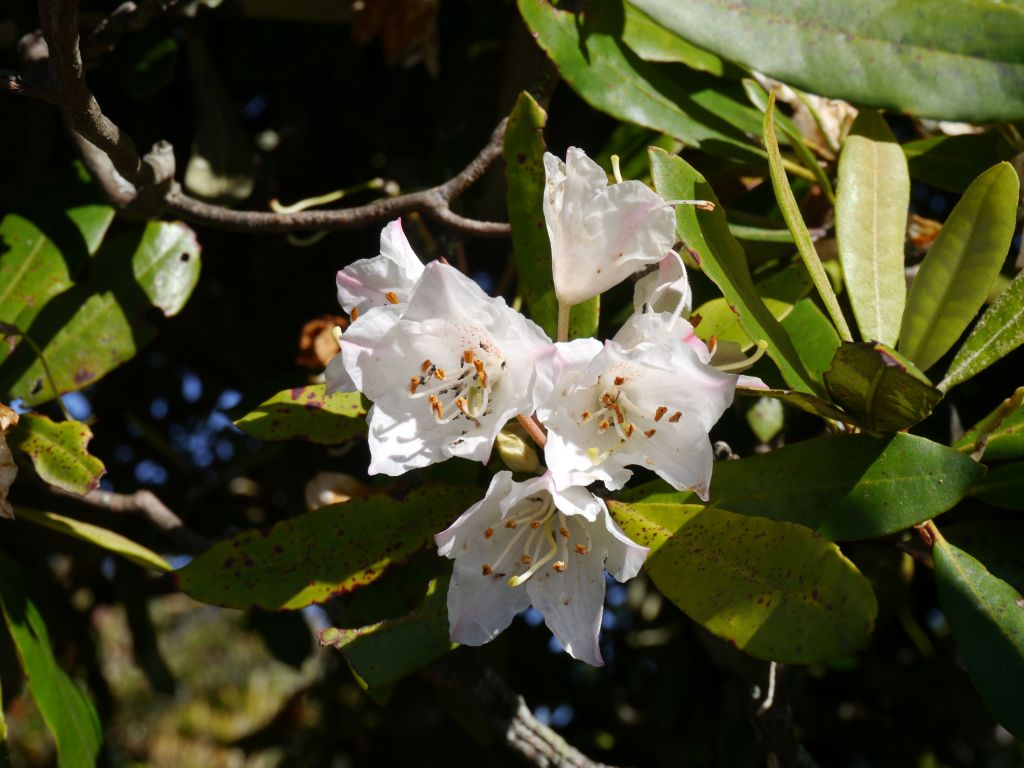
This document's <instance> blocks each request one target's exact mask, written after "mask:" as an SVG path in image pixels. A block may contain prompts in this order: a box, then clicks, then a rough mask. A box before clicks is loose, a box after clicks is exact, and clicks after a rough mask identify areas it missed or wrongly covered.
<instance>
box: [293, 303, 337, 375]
mask: <svg viewBox="0 0 1024 768" xmlns="http://www.w3.org/2000/svg"><path fill="white" fill-rule="evenodd" d="M336 325H337V326H340V327H341V329H342V330H345V328H347V327H348V320H346V319H345V318H344V317H339V316H336V315H324V316H323V317H316V318H313V319H312V320H310V321H309V322H307V323H306V324H305V325H303V326H302V332H301V334H300V336H299V354H298V355H297V356H296V357H295V363H296V365H300V366H302V367H303V368H308V369H310V370H311V371H322V370H323V369H324V368H326V367H327V364H328V363H329V362H331V358H333V357H334V356H335V355H336V354H338V342H337V341H335V340H334V336H333V334H332V333H331V330H332V329H333V328H334V326H336Z"/></svg>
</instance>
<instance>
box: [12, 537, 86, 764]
mask: <svg viewBox="0 0 1024 768" xmlns="http://www.w3.org/2000/svg"><path fill="white" fill-rule="evenodd" d="M30 586H31V585H30V584H29V581H28V579H27V578H26V577H25V574H24V573H23V572H22V571H21V569H20V568H18V566H17V565H15V564H14V562H13V561H11V560H10V559H9V558H8V557H7V556H6V555H3V554H0V601H2V604H3V605H2V608H3V614H4V620H5V621H6V622H7V629H8V630H9V631H10V633H11V638H12V639H13V640H14V646H15V648H16V649H17V652H18V659H19V661H20V662H21V668H22V670H23V671H24V675H25V680H26V681H27V684H28V687H29V690H30V691H31V693H32V698H33V699H35V702H36V706H37V707H38V708H39V712H40V714H41V715H42V716H43V720H44V722H45V723H46V727H47V728H49V730H50V733H52V734H53V740H54V742H55V743H56V745H57V764H58V765H59V766H60V768H93V766H95V765H96V760H97V758H98V756H99V751H100V746H101V745H102V743H103V732H102V730H101V729H100V719H99V716H98V715H97V714H96V710H95V709H94V708H93V705H92V702H91V701H89V699H88V697H87V696H86V695H85V694H84V693H83V692H82V689H81V688H79V687H78V686H77V685H76V684H75V683H74V681H72V679H71V678H70V677H68V675H67V673H66V672H65V671H64V670H63V669H61V668H60V666H59V665H58V664H57V660H56V659H55V658H54V656H53V651H52V650H51V646H50V637H49V633H48V632H47V631H46V624H44V623H43V618H42V616H41V615H40V614H39V610H38V609H37V608H36V606H35V603H34V602H33V601H32V598H31V597H30V592H31V588H30Z"/></svg>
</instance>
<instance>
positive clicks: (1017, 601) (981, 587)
mask: <svg viewBox="0 0 1024 768" xmlns="http://www.w3.org/2000/svg"><path fill="white" fill-rule="evenodd" d="M932 555H933V557H934V560H935V581H936V582H937V583H938V586H939V603H940V604H941V605H942V610H943V613H945V614H946V619H947V620H948V621H949V626H950V628H951V629H952V631H953V638H954V639H955V640H956V645H957V650H958V651H959V654H960V658H961V660H962V661H963V663H964V666H966V667H967V672H968V674H969V675H970V676H971V680H972V681H973V682H974V685H975V687H976V688H977V689H978V693H980V694H981V698H982V699H983V700H984V702H985V705H986V706H987V707H988V708H989V711H990V712H992V714H993V715H995V717H996V719H997V720H998V721H999V722H1000V723H1001V724H1002V725H1003V727H1004V728H1006V730H1008V731H1009V732H1010V733H1012V734H1013V735H1015V736H1016V737H1017V738H1024V707H1021V706H1020V692H1021V691H1022V690H1024V598H1022V597H1021V593H1020V592H1018V591H1017V590H1016V589H1014V588H1013V587H1011V586H1010V585H1009V584H1007V583H1006V582H1005V581H1003V580H1002V579H999V578H997V577H996V576H993V575H992V574H991V573H990V572H989V571H988V570H987V569H986V568H985V566H984V565H982V564H981V563H979V562H978V561H977V560H975V559H974V558H973V557H972V556H971V555H969V554H968V553H967V552H964V551H963V550H962V549H960V548H958V547H956V546H954V545H953V544H951V543H950V542H948V541H945V540H944V539H941V538H940V539H939V540H938V541H936V542H935V546H934V548H933V549H932Z"/></svg>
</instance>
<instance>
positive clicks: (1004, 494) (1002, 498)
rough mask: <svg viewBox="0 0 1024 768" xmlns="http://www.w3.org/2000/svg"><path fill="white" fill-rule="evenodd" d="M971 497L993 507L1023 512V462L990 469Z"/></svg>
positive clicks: (972, 490)
mask: <svg viewBox="0 0 1024 768" xmlns="http://www.w3.org/2000/svg"><path fill="white" fill-rule="evenodd" d="M971 495H972V496H974V497H975V498H977V499H981V500H982V501H984V502H985V503H987V504H991V505H993V506H995V507H1002V508H1003V509H1016V510H1024V461H1018V462H1014V463H1012V464H1002V465H1000V466H998V467H992V468H990V469H989V471H988V472H987V473H986V474H985V476H984V477H983V478H981V480H980V481H978V484H977V485H975V486H974V488H972V489H971Z"/></svg>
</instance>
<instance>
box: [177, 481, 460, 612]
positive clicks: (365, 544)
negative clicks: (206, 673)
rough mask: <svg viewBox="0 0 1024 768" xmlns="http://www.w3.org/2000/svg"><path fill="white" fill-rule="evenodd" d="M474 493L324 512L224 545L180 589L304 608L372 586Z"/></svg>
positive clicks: (186, 574) (442, 493)
mask: <svg viewBox="0 0 1024 768" xmlns="http://www.w3.org/2000/svg"><path fill="white" fill-rule="evenodd" d="M479 495H480V492H479V490H477V489H475V488H463V487H451V486H441V485H435V486H427V487H425V488H421V489H419V490H416V491H413V492H412V493H410V494H409V495H408V496H406V497H404V498H400V499H399V498H394V497H392V496H388V495H385V494H378V495H375V496H369V497H367V498H364V499H353V500H352V501H348V502H345V503H343V504H333V505H331V506H329V507H321V508H320V509H317V510H315V511H313V512H308V513H306V514H304V515H299V516H298V517H294V518H292V519H290V520H285V521H284V522H282V523H278V524H277V525H275V526H274V527H273V528H271V529H270V530H259V531H255V530H254V531H245V532H244V533H241V534H239V535H238V536H235V537H234V538H231V539H227V540H225V541H221V542H218V543H217V544H215V545H214V546H212V547H211V548H210V549H208V550H207V551H206V552H204V553H203V554H202V555H200V556H199V557H197V558H196V559H195V560H193V561H192V562H191V563H189V564H188V565H187V566H185V567H184V568H182V569H181V570H180V571H178V580H179V585H180V587H181V590H182V591H183V592H185V593H186V594H188V595H191V596H192V597H194V598H195V599H196V600H201V601H202V602H204V603H211V604H213V605H220V606H224V607H227V608H252V607H259V608H266V609H268V610H279V609H282V608H284V609H296V608H303V607H305V606H307V605H310V604H312V603H320V602H323V601H325V600H327V599H328V598H330V597H332V596H335V595H343V594H346V593H349V592H353V591H355V590H358V589H361V588H363V587H365V586H367V585H369V584H373V583H374V582H376V581H377V580H378V579H380V578H381V576H383V575H384V574H385V573H388V572H390V570H392V569H393V568H394V566H396V565H398V564H401V563H404V562H406V561H407V560H409V559H410V558H411V557H412V556H413V555H415V554H416V553H417V552H419V551H420V550H422V549H423V548H425V547H427V546H431V545H432V544H433V535H434V534H435V533H437V532H438V531H441V530H444V529H445V528H446V527H447V526H448V524H449V523H451V522H452V521H453V520H454V519H455V518H456V517H458V515H460V514H461V513H462V512H463V511H465V509H466V508H467V507H469V505H470V504H472V503H473V502H474V501H476V500H477V499H478V497H479Z"/></svg>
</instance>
